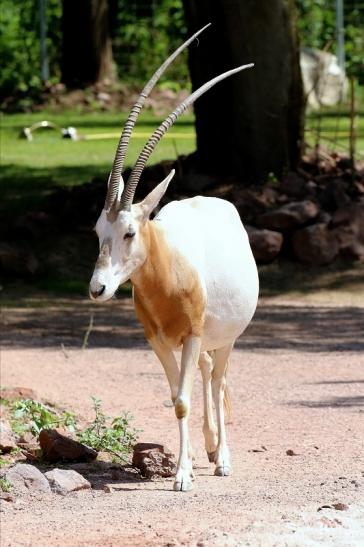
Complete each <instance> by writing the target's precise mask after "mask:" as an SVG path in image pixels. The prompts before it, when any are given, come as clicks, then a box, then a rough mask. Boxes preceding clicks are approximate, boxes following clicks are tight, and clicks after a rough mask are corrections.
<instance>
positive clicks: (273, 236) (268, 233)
mask: <svg viewBox="0 0 364 547" xmlns="http://www.w3.org/2000/svg"><path fill="white" fill-rule="evenodd" d="M245 228H246V231H247V232H248V236H249V241H250V246H251V248H252V251H253V255H254V258H255V260H256V261H257V262H258V263H259V264H267V263H268V262H272V261H273V260H274V259H275V258H276V257H277V256H278V254H279V252H280V250H281V248H282V245H283V236H282V234H281V233H280V232H274V231H272V230H259V229H257V228H253V227H252V226H245Z"/></svg>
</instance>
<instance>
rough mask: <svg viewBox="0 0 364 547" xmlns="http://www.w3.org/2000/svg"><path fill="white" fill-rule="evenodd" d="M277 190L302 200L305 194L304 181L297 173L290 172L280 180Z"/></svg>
mask: <svg viewBox="0 0 364 547" xmlns="http://www.w3.org/2000/svg"><path fill="white" fill-rule="evenodd" d="M279 189H280V191H281V192H283V193H284V194H287V195H288V196H292V197H295V198H303V197H304V196H305V194H306V181H305V180H304V179H303V178H302V177H300V176H299V175H297V173H294V172H292V171H290V172H289V173H287V175H286V176H285V177H283V179H282V180H281V183H280V185H279Z"/></svg>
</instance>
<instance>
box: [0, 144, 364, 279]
mask: <svg viewBox="0 0 364 547" xmlns="http://www.w3.org/2000/svg"><path fill="white" fill-rule="evenodd" d="M172 168H175V169H176V172H177V174H176V175H175V177H174V179H173V182H172V184H171V185H170V187H169V189H168V193H167V195H166V196H165V197H164V198H163V200H162V203H161V205H164V204H165V203H167V202H168V201H171V200H173V199H181V198H185V197H190V196H194V195H196V194H200V195H206V196H214V197H219V198H224V199H227V200H229V201H231V202H232V203H234V204H235V205H236V207H237V209H238V211H239V214H240V216H241V219H242V221H243V223H244V225H245V226H247V231H248V234H249V237H250V241H251V245H252V249H253V253H254V255H255V257H256V259H257V262H258V263H259V264H266V263H269V262H272V261H273V260H275V259H276V258H277V257H285V258H287V259H291V260H295V261H299V262H302V263H305V264H312V265H324V264H329V263H330V262H332V261H334V260H335V259H336V258H337V257H342V258H346V259H351V260H357V259H362V258H363V257H364V165H363V166H360V165H357V168H356V170H353V169H352V168H351V166H350V162H349V160H348V158H345V157H342V156H339V155H338V154H335V153H331V154H329V153H327V152H324V151H318V152H317V153H316V152H315V153H313V154H312V155H311V156H307V157H305V158H304V159H303V162H302V165H301V167H300V168H299V169H298V170H297V172H289V173H287V174H286V175H285V176H284V177H283V178H282V179H281V180H280V181H277V180H269V181H268V182H266V183H265V184H261V185H257V186H248V185H247V184H245V183H244V181H242V180H236V179H233V178H231V177H230V178H229V177H220V178H219V177H213V176H210V175H206V174H201V173H198V172H197V171H196V168H195V165H194V163H193V155H191V156H188V157H180V158H178V160H177V161H175V162H172V161H170V162H166V161H165V162H161V163H160V164H158V165H154V166H151V167H148V168H147V169H145V171H144V173H143V176H142V183H141V184H140V185H139V186H138V187H137V192H136V200H140V199H141V198H143V197H144V196H145V195H146V194H147V193H148V192H149V191H151V190H152V189H153V188H154V187H155V185H156V184H157V183H159V182H160V181H161V180H162V179H163V178H164V177H165V174H166V172H168V171H169V170H170V169H172ZM128 173H129V171H127V172H126V173H125V178H128ZM106 180H107V176H106V175H105V179H104V180H101V179H95V180H94V181H92V182H91V183H87V184H83V185H81V186H75V187H73V188H60V189H57V190H56V191H55V192H54V193H52V194H51V195H50V196H49V197H48V198H47V200H46V201H45V202H43V205H42V210H41V211H28V212H27V213H26V214H25V215H23V216H22V217H20V218H18V219H14V223H13V224H11V223H7V224H3V225H1V219H0V231H1V232H2V233H3V234H4V236H3V237H4V239H5V240H4V241H3V242H0V271H2V272H3V274H4V275H7V276H11V277H12V278H17V277H28V278H29V277H34V276H41V275H42V274H43V273H44V272H45V271H46V272H48V274H49V275H57V274H59V272H62V276H63V274H64V271H66V270H67V267H68V265H69V262H70V261H71V262H72V264H75V261H77V260H79V264H78V267H79V268H82V266H81V264H90V263H92V261H94V259H95V257H96V256H97V241H96V238H95V237H94V235H93V230H92V229H93V226H94V225H95V222H96V220H97V217H98V215H99V213H100V210H101V208H102V205H103V202H104V199H105V185H106V182H105V181H106ZM60 203H62V207H60V206H59V204H60ZM40 234H41V235H42V237H40ZM71 239H72V245H70V244H69V243H70V241H71ZM55 240H57V241H55ZM54 249H67V252H66V251H64V256H63V255H62V253H61V254H59V253H57V252H55V250H54ZM71 249H72V250H73V253H72V256H71V255H70V256H69V255H68V254H67V253H71ZM62 260H63V261H64V262H62ZM88 275H89V271H88V270H87V272H86V271H85V278H86V279H87V278H88Z"/></svg>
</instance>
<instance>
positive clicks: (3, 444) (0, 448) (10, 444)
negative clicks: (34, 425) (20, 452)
mask: <svg viewBox="0 0 364 547" xmlns="http://www.w3.org/2000/svg"><path fill="white" fill-rule="evenodd" d="M13 448H16V438H15V435H14V433H13V432H12V430H11V427H10V425H9V424H8V423H7V422H0V453H1V454H6V453H7V452H11V451H12V450H13Z"/></svg>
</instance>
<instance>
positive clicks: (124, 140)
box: [104, 23, 211, 211]
mask: <svg viewBox="0 0 364 547" xmlns="http://www.w3.org/2000/svg"><path fill="white" fill-rule="evenodd" d="M210 25H211V23H208V25H205V26H204V27H203V28H202V29H200V30H199V31H197V32H195V34H194V35H193V36H191V37H190V38H189V39H188V40H186V42H184V43H183V44H182V45H181V46H180V47H179V48H178V49H176V51H175V52H174V53H172V55H170V57H168V59H167V60H166V61H164V63H163V64H162V65H161V66H160V67H159V68H158V70H156V72H155V73H154V74H153V76H152V77H151V79H150V80H149V82H148V83H147V85H146V86H145V87H144V89H143V91H142V92H141V94H140V95H139V97H138V99H137V101H136V103H135V104H134V106H133V108H132V109H131V111H130V114H129V116H128V119H127V120H126V123H125V126H124V129H123V132H122V134H121V137H120V140H119V144H118V147H117V149H116V154H115V159H114V164H113V166H112V171H111V179H110V184H109V187H108V191H107V195H106V200H105V206H104V209H106V210H107V211H108V210H109V209H110V207H111V206H112V204H113V203H114V201H115V198H116V196H117V194H118V189H119V181H120V177H121V172H122V170H123V164H124V160H125V155H126V151H127V148H128V144H129V140H130V136H131V133H132V131H133V127H134V125H135V122H136V121H137V118H138V116H139V113H140V111H141V109H142V107H143V105H144V103H145V99H146V98H147V97H148V95H149V93H150V92H151V91H152V89H153V87H154V86H155V84H156V83H157V81H158V80H159V78H160V77H161V76H162V74H163V72H164V71H165V70H166V69H167V68H168V66H169V65H170V64H171V63H172V62H173V61H174V60H175V58H176V57H177V56H178V55H179V54H180V53H181V51H183V50H184V49H185V48H186V47H187V46H188V45H189V44H190V43H191V42H192V41H193V40H194V39H195V38H197V36H198V35H199V34H201V32H203V31H204V30H205V29H207V27H209V26H210Z"/></svg>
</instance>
